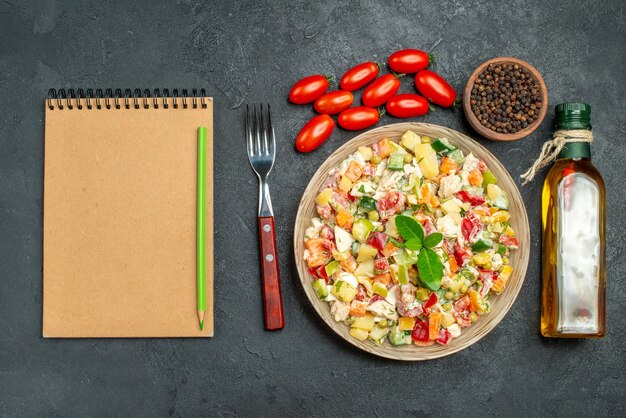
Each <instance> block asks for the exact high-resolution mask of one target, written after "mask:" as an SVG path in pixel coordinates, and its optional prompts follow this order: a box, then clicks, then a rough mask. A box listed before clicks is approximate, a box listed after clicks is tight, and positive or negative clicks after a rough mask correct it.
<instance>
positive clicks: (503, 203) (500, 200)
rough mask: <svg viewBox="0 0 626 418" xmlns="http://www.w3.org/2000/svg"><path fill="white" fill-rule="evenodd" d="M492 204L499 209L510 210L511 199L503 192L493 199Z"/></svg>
mask: <svg viewBox="0 0 626 418" xmlns="http://www.w3.org/2000/svg"><path fill="white" fill-rule="evenodd" d="M491 204H492V205H493V206H495V207H497V208H499V209H502V210H509V200H508V199H507V198H506V196H505V195H503V194H501V195H500V196H498V197H496V198H495V199H493V200H492V201H491Z"/></svg>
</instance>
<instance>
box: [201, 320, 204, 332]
mask: <svg viewBox="0 0 626 418" xmlns="http://www.w3.org/2000/svg"><path fill="white" fill-rule="evenodd" d="M202 330H204V321H201V322H200V331H202Z"/></svg>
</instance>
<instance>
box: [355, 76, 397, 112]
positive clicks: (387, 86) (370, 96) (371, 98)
mask: <svg viewBox="0 0 626 418" xmlns="http://www.w3.org/2000/svg"><path fill="white" fill-rule="evenodd" d="M399 88H400V80H399V79H398V77H396V76H395V75H393V74H385V75H382V76H380V77H378V79H377V80H376V81H374V82H373V83H372V84H370V85H369V86H367V88H366V89H365V91H363V104H364V105H365V106H368V107H378V106H380V105H382V104H384V103H385V102H386V101H387V100H389V99H391V98H392V97H393V96H394V95H395V94H396V93H397V92H398V89H399Z"/></svg>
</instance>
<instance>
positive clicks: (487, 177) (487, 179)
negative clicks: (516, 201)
mask: <svg viewBox="0 0 626 418" xmlns="http://www.w3.org/2000/svg"><path fill="white" fill-rule="evenodd" d="M497 182H498V179H497V178H496V176H494V175H493V173H492V172H491V170H487V171H485V172H484V173H483V184H482V186H483V187H487V186H488V185H490V184H496V183H497Z"/></svg>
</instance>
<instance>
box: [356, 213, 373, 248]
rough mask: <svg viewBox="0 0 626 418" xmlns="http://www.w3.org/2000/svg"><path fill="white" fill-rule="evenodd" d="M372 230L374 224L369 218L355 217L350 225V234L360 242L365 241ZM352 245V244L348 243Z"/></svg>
mask: <svg viewBox="0 0 626 418" xmlns="http://www.w3.org/2000/svg"><path fill="white" fill-rule="evenodd" d="M373 230H374V224H373V223H372V221H370V220H369V219H365V218H360V219H357V220H356V221H355V222H354V224H353V225H352V236H353V237H354V239H356V240H357V241H360V242H365V240H367V236H368V235H369V233H370V232H372V231H373ZM350 245H352V244H350Z"/></svg>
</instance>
